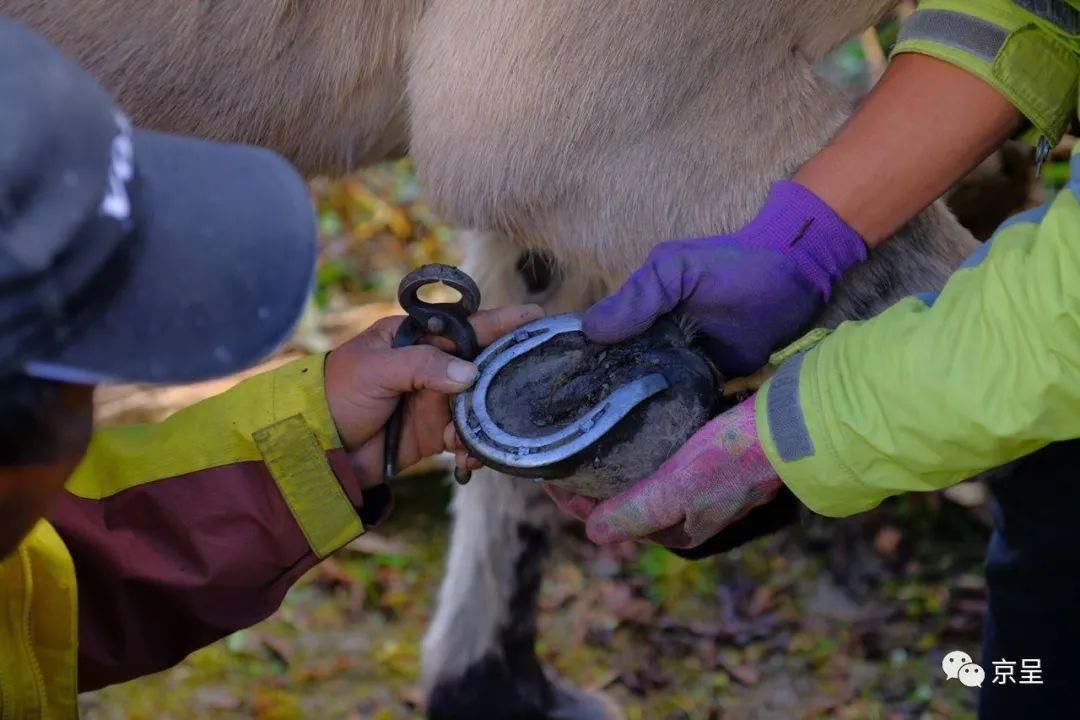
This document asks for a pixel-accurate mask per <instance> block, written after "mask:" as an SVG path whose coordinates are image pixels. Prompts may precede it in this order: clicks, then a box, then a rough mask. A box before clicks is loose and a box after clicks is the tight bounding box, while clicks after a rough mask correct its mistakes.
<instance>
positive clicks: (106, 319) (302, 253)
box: [27, 131, 316, 382]
mask: <svg viewBox="0 0 1080 720" xmlns="http://www.w3.org/2000/svg"><path fill="white" fill-rule="evenodd" d="M134 145H135V160H136V166H137V168H138V173H139V182H138V184H137V185H136V190H135V193H136V197H135V198H134V205H135V207H136V208H137V226H136V230H135V232H136V233H137V234H138V241H137V242H138V249H137V252H136V253H135V257H134V260H133V261H132V262H133V264H132V267H131V271H130V273H129V274H128V276H127V277H126V279H125V280H124V281H123V285H122V286H121V287H120V288H118V290H117V292H116V294H115V295H114V296H112V298H111V299H110V302H109V305H108V307H107V308H106V309H105V310H104V312H103V314H102V315H101V316H100V317H96V318H95V319H94V320H93V321H92V322H91V323H90V324H89V325H88V327H87V328H85V330H84V331H82V332H80V333H79V335H78V337H77V339H75V341H74V342H72V343H71V344H68V345H66V346H65V347H63V348H60V349H58V350H57V351H56V352H55V353H54V354H53V355H52V356H50V357H43V358H39V359H38V360H37V361H36V362H34V363H31V364H30V365H29V366H28V368H27V369H28V371H29V372H31V373H32V374H34V375H38V376H45V377H51V378H53V379H57V380H67V381H72V382H103V381H129V382H193V381H197V380H204V379H208V378H213V377H218V376H221V375H225V374H228V373H231V372H235V371H237V370H240V369H242V368H244V367H247V366H250V365H252V364H254V363H255V362H257V361H258V360H260V359H262V358H264V357H265V356H267V355H268V354H269V353H271V352H272V351H273V350H274V349H275V348H277V347H278V346H279V345H280V344H281V343H282V342H284V341H285V340H286V339H287V338H288V337H289V335H290V333H291V331H292V329H293V327H294V326H295V324H296V322H297V320H298V319H299V317H300V314H301V313H302V311H303V308H304V304H305V302H306V300H307V297H308V295H309V293H310V292H311V289H312V284H313V282H314V268H315V255H316V230H315V227H316V225H315V216H314V210H313V208H312V206H311V202H310V199H309V196H308V192H307V187H306V185H305V184H304V181H303V179H302V178H300V176H299V175H298V174H297V173H296V171H295V170H294V169H293V168H292V166H291V165H289V164H288V163H287V162H285V161H284V160H283V159H282V158H280V157H278V156H277V155H275V154H274V153H271V152H269V151H266V150H262V149H258V148H252V147H246V146H238V145H228V144H223V143H214V142H205V141H199V140H194V139H190V138H182V137H177V136H172V135H165V134H161V133H155V132H147V131H136V132H135V134H134Z"/></svg>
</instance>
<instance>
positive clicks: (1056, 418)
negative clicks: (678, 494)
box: [756, 0, 1080, 516]
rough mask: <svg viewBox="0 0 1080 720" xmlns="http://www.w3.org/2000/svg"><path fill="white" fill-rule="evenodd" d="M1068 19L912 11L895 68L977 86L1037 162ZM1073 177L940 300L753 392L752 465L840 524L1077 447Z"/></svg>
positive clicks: (1061, 93) (796, 365)
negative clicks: (1067, 443) (926, 65)
mask: <svg viewBox="0 0 1080 720" xmlns="http://www.w3.org/2000/svg"><path fill="white" fill-rule="evenodd" d="M1077 5H1080V2H1064V1H1054V0H1041V1H1038V2H1037V1H1036V0H1016V1H1015V2H1009V1H1008V0H977V1H976V0H931V1H927V2H922V3H920V5H919V10H918V11H916V13H915V14H914V15H912V16H911V18H910V19H909V21H908V23H907V24H906V26H905V28H904V29H903V30H902V32H901V35H900V39H899V41H898V44H897V47H896V50H895V53H905V52H914V53H922V54H926V55H932V56H934V57H937V58H939V59H941V60H944V61H946V62H949V63H951V64H954V65H957V66H959V67H961V68H964V69H965V70H967V71H969V72H971V73H973V74H975V75H977V76H979V77H980V78H982V79H984V80H985V81H987V82H989V83H990V84H992V85H993V86H994V87H996V88H997V89H998V90H1000V91H1001V92H1002V93H1003V94H1005V96H1006V97H1008V98H1009V99H1010V100H1011V101H1012V102H1013V103H1014V104H1015V105H1016V106H1017V107H1018V108H1019V109H1020V110H1021V111H1022V112H1023V113H1024V114H1025V116H1026V117H1027V118H1028V120H1029V121H1030V123H1031V126H1032V133H1031V137H1032V139H1037V140H1038V141H1039V143H1040V145H1042V146H1043V147H1044V148H1045V147H1047V146H1050V145H1053V144H1056V143H1057V141H1058V140H1059V139H1060V137H1061V135H1062V134H1063V133H1064V131H1065V128H1066V126H1067V124H1068V122H1069V119H1070V118H1071V117H1072V116H1073V115H1074V114H1075V112H1076V106H1077V88H1078V84H1080V34H1078V33H1080V12H1078V11H1077ZM895 53H894V54H895ZM1071 176H1072V178H1073V180H1072V181H1071V183H1070V184H1069V186H1068V187H1067V188H1065V189H1064V190H1062V191H1061V192H1060V193H1058V195H1057V196H1056V197H1055V198H1054V199H1053V200H1052V201H1051V202H1049V203H1047V204H1046V205H1045V206H1043V207H1040V208H1037V209H1034V210H1030V211H1027V212H1025V213H1022V214H1020V215H1018V216H1016V217H1014V218H1011V219H1010V220H1009V221H1008V222H1006V223H1005V224H1004V225H1003V226H1002V227H1001V228H1000V229H999V230H998V231H997V233H996V234H995V235H994V237H993V238H992V240H991V241H990V242H988V243H987V244H986V245H984V246H983V247H982V248H980V250H979V251H978V252H976V253H975V254H974V255H973V256H972V257H971V258H970V259H969V260H968V261H967V262H965V263H964V265H963V266H961V268H960V269H959V270H958V271H957V272H956V273H955V274H954V275H953V277H952V278H951V279H950V280H949V282H948V283H947V284H946V286H945V287H944V289H943V290H942V291H941V293H939V294H936V295H924V296H920V297H911V298H907V299H905V300H903V301H901V302H899V303H897V304H896V305H895V306H893V307H891V308H890V309H889V310H887V311H885V312H884V313H882V314H881V315H879V316H877V317H875V318H873V319H871V320H867V321H864V322H849V323H844V324H843V325H841V326H840V327H839V328H837V329H836V330H835V331H834V332H832V333H831V334H829V335H828V336H826V337H825V339H823V340H821V341H820V342H819V343H817V344H816V345H814V346H813V347H811V348H810V349H809V350H806V351H804V352H801V353H798V354H795V355H794V356H793V357H792V358H791V359H789V360H787V361H786V362H784V363H783V364H782V365H781V366H780V368H779V369H778V371H777V373H776V375H775V376H774V377H773V378H772V379H771V380H770V381H769V382H768V383H767V384H766V385H765V386H764V387H763V388H762V390H761V392H760V393H759V395H758V399H757V403H756V412H757V426H758V431H759V433H760V435H761V438H762V443H763V445H764V447H765V450H766V453H767V454H768V456H769V459H770V460H771V461H772V463H773V465H774V467H775V468H776V469H777V472H778V473H779V474H780V477H781V478H782V479H783V480H784V482H785V483H786V484H787V486H788V487H790V488H791V490H792V491H793V492H794V493H795V494H796V495H797V496H798V497H799V498H800V499H801V500H802V501H803V502H804V503H805V504H806V505H807V506H809V507H810V508H811V509H812V510H814V511H816V512H819V513H822V514H825V515H834V516H840V515H850V514H853V513H857V512H860V511H863V510H867V509H869V508H871V507H873V506H875V505H877V504H878V503H879V502H881V501H882V500H883V499H885V498H887V497H889V496H892V495H897V494H900V493H904V492H910V491H915V490H936V489H940V488H944V487H947V486H949V485H952V484H955V483H958V482H960V481H962V480H964V479H967V478H969V477H971V476H973V475H976V474H978V473H979V472H981V471H983V470H987V469H990V468H993V467H996V466H999V465H1002V464H1004V463H1007V462H1009V461H1011V460H1014V459H1016V458H1018V457H1021V456H1023V455H1026V454H1029V453H1032V452H1034V451H1035V450H1038V449H1039V448H1041V447H1043V446H1045V445H1047V444H1049V443H1052V442H1056V441H1062V440H1068V439H1072V438H1077V437H1080V202H1078V199H1077V198H1078V196H1080V159H1077V157H1076V156H1075V155H1074V159H1073V165H1072V173H1071ZM1077 474H1078V479H1080V469H1078V470H1077Z"/></svg>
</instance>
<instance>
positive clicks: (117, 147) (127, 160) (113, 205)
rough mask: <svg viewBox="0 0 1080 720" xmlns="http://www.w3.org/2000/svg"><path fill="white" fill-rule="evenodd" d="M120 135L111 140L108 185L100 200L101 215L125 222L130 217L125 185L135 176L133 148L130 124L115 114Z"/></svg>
mask: <svg viewBox="0 0 1080 720" xmlns="http://www.w3.org/2000/svg"><path fill="white" fill-rule="evenodd" d="M115 117H116V125H117V126H118V127H119V128H120V134H119V135H117V136H116V137H114V138H113V141H112V148H111V150H110V158H109V184H108V186H107V187H106V188H105V196H104V197H103V198H101V214H102V215H107V216H109V217H111V218H114V219H116V220H119V221H120V222H126V221H127V220H128V219H129V218H130V217H131V199H130V198H129V197H128V192H127V184H128V182H129V181H130V180H131V178H132V177H134V175H135V146H134V145H133V144H132V142H131V123H130V122H128V119H127V118H126V117H125V116H124V115H123V114H121V113H116V115H115Z"/></svg>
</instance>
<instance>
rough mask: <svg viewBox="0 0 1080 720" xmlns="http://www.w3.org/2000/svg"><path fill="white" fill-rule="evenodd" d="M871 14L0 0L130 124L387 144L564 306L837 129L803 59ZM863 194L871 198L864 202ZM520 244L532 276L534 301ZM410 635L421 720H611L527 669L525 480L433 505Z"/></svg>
mask: <svg viewBox="0 0 1080 720" xmlns="http://www.w3.org/2000/svg"><path fill="white" fill-rule="evenodd" d="M894 4H895V2H894V1H893V0H802V1H797V0H754V1H752V2H745V1H743V0H610V1H607V2H596V1H595V0H304V1H303V2H301V1H300V0H213V1H211V0H200V1H198V2H195V1H193V0H188V1H186V2H176V1H175V0H171V1H170V0H76V1H72V0H0V11H6V12H9V13H11V14H12V15H14V16H16V17H17V18H19V19H21V20H23V21H24V22H26V23H27V24H29V25H31V26H32V27H34V28H36V29H38V30H39V31H41V32H42V33H44V34H45V35H46V36H47V37H49V38H50V39H52V40H53V41H54V42H56V43H57V44H59V45H60V46H61V47H62V48H63V49H64V50H66V51H67V52H69V53H70V54H72V55H73V56H75V57H76V58H77V59H78V60H80V61H81V62H82V63H83V64H84V65H85V66H86V67H87V68H88V69H89V70H90V71H91V72H93V73H94V74H95V75H96V76H97V77H98V78H99V79H100V80H101V81H102V82H103V83H104V84H105V85H106V87H108V88H109V89H110V91H112V92H113V93H114V94H115V96H116V97H117V99H118V101H119V102H120V103H121V105H122V106H123V107H124V108H125V109H126V110H127V111H128V112H129V113H130V114H131V116H132V118H133V120H134V121H135V122H136V123H137V124H140V125H144V126H151V127H155V128H158V129H164V130H172V131H178V132H186V133H192V134H198V135H203V136H208V137H214V138H221V139H227V140H234V141H242V142H252V143H258V144H263V145H267V146H270V147H273V148H275V149H277V150H279V151H281V152H283V153H284V154H286V155H287V156H288V157H289V158H291V159H292V160H293V161H294V162H295V163H297V164H298V165H299V166H300V167H301V169H302V170H304V171H305V172H307V173H325V172H339V171H345V170H348V169H351V168H353V167H355V166H357V165H361V164H365V163H370V162H374V161H377V160H380V159H383V158H385V157H388V156H391V155H393V154H397V153H401V152H404V151H406V149H407V150H408V152H410V153H411V155H412V156H413V158H414V159H415V162H416V164H417V167H418V171H419V173H420V176H421V179H422V181H423V184H424V187H425V189H426V192H427V194H428V197H429V198H430V199H431V201H432V202H433V204H434V205H435V207H436V208H437V209H438V210H439V211H440V212H441V213H442V215H443V217H445V218H446V219H447V220H448V221H450V222H452V223H453V224H455V225H456V226H458V227H461V228H468V229H469V231H468V232H464V233H463V235H462V236H463V238H464V239H465V243H466V248H467V255H468V261H467V266H466V268H465V269H466V270H467V271H468V272H469V273H470V274H472V275H473V277H475V278H476V279H477V281H478V282H479V284H480V286H481V289H482V291H483V295H484V298H485V302H486V304H487V305H501V304H504V303H516V302H521V301H526V300H536V301H539V302H542V303H543V304H544V305H545V307H546V308H547V309H548V310H549V311H565V310H580V309H583V308H584V307H586V306H587V305H588V304H589V303H591V302H592V301H594V300H596V299H598V298H600V297H602V296H603V295H604V294H605V293H606V292H608V291H610V290H611V289H612V288H614V287H616V286H617V285H618V283H619V282H620V281H622V280H623V279H624V278H625V277H626V276H627V274H628V273H629V272H631V271H632V270H633V268H634V267H636V266H637V265H638V264H639V263H640V262H641V261H642V260H643V259H644V258H645V256H646V254H647V252H648V250H649V249H650V247H652V246H653V245H654V244H655V243H657V242H659V241H662V240H664V239H669V238H679V237H693V236H700V235H708V234H714V233H719V232H724V231H731V230H734V229H736V228H738V227H739V226H740V225H742V224H743V223H745V222H746V221H747V220H749V219H750V218H751V217H752V216H753V214H754V213H755V211H756V210H757V208H758V207H759V206H760V205H761V203H762V201H763V199H764V197H765V194H766V191H767V189H768V187H769V185H770V183H772V182H773V181H775V180H777V179H779V178H782V177H786V176H788V175H790V174H791V173H792V171H794V170H795V169H796V168H797V167H798V166H799V164H800V163H802V162H803V161H804V160H806V159H807V158H808V157H809V156H810V155H812V154H813V153H814V152H815V151H817V150H818V149H819V148H821V147H822V146H823V145H824V144H825V143H826V142H827V141H828V139H829V137H830V136H831V135H832V134H833V133H834V132H835V131H836V130H837V128H838V127H839V126H840V124H841V123H842V122H843V121H844V118H845V117H846V115H847V113H848V112H849V110H850V108H849V104H848V102H847V101H846V100H845V98H844V96H843V95H842V94H841V93H840V92H839V91H837V90H835V89H834V88H831V87H829V86H828V85H827V84H825V83H823V81H821V80H819V79H818V78H817V77H816V76H815V75H814V73H813V72H812V65H813V63H815V62H816V61H817V60H819V59H820V58H822V57H823V56H824V54H825V53H826V52H828V51H829V50H831V49H832V48H834V47H835V46H837V45H838V44H839V43H840V42H841V41H843V40H844V39H846V38H848V37H850V36H852V35H854V34H855V33H857V32H859V31H861V30H862V29H864V28H866V27H868V26H870V25H871V24H873V23H874V22H875V21H877V20H879V19H880V18H881V17H882V16H883V15H884V14H885V13H886V12H887V11H888V10H889V9H890V8H891V6H892V5H894ZM882 192H888V189H887V188H883V189H882ZM973 246H974V241H973V240H972V239H971V237H970V236H969V234H968V233H967V232H966V231H964V230H963V229H962V228H961V227H960V226H959V224H958V223H957V222H956V221H955V220H954V219H953V218H952V216H951V215H950V214H949V213H948V212H946V211H945V210H944V209H943V208H942V207H941V206H938V205H935V206H933V207H931V208H930V209H928V210H927V211H926V212H924V213H923V214H922V215H920V216H919V217H918V218H917V219H915V220H914V221H913V222H912V223H910V224H909V225H908V226H907V227H906V228H905V229H903V230H902V231H901V232H900V233H898V234H897V236H896V237H895V238H893V239H892V240H891V241H890V242H889V243H888V244H886V245H885V247H884V248H883V249H879V250H877V251H875V252H873V253H872V254H871V256H870V259H869V260H868V261H867V262H866V263H865V264H864V265H863V266H861V267H859V268H857V269H855V270H853V271H852V272H851V273H850V274H849V276H848V277H847V278H846V279H845V281H844V283H843V284H842V286H841V287H840V288H839V289H838V291H837V292H836V293H835V295H834V297H833V299H832V301H831V302H830V304H829V306H828V308H827V309H826V311H825V313H824V316H823V318H821V322H824V323H826V324H830V325H831V324H835V323H837V322H839V321H841V320H843V319H847V318H860V317H866V316H868V315H872V314H874V313H875V312H877V311H879V310H881V309H882V308H884V307H886V306H887V305H889V304H890V303H892V302H894V301H895V300H897V299H898V298H900V297H902V296H904V295H907V294H910V293H913V292H918V291H924V290H931V289H935V288H938V287H940V286H941V285H942V284H943V282H944V280H945V278H946V276H947V275H948V273H949V272H950V271H951V270H952V269H953V268H954V267H955V266H956V265H957V264H958V263H959V262H960V261H961V260H962V258H963V257H965V256H966V255H967V254H968V252H969V251H970V250H971V249H972V248H973ZM525 250H532V251H543V253H546V255H547V256H548V257H550V258H552V259H553V260H554V272H553V273H552V275H551V278H550V282H548V283H547V284H546V286H544V287H535V286H534V287H532V289H530V287H529V285H528V283H527V282H526V277H525V276H524V275H523V274H522V273H521V272H519V271H518V269H517V265H518V261H519V259H520V258H521V257H522V253H523V251H525ZM454 512H455V516H456V524H455V527H454V530H453V538H452V542H451V549H450V555H449V560H448V565H447V571H446V579H445V581H444V583H443V587H442V591H441V592H440V595H439V603H438V609H437V612H436V615H435V619H434V621H433V623H432V625H431V629H430V631H429V633H428V636H427V638H426V640H425V642H424V681H425V684H426V687H427V688H428V690H429V707H428V713H429V716H430V717H434V718H454V719H457V718H493V719H495V720H500V719H503V718H506V719H507V720H510V719H513V720H529V719H531V718H537V719H540V718H566V719H568V720H570V719H573V720H580V719H584V718H595V719H597V720H599V719H601V718H615V717H619V713H618V711H617V709H615V708H614V707H613V706H611V705H610V703H608V702H606V701H604V700H602V699H600V698H598V697H597V696H594V695H590V694H588V693H584V692H581V691H575V690H572V689H568V688H562V687H556V686H555V685H553V684H552V683H550V682H549V681H548V680H547V679H546V678H545V677H544V674H543V672H542V670H541V669H540V666H539V663H538V662H537V661H536V658H535V655H534V652H533V641H534V639H535V628H536V618H535V612H536V610H535V599H536V597H535V596H536V592H537V590H538V586H539V580H540V571H541V562H542V559H543V557H544V555H545V553H546V550H547V546H548V540H549V532H550V529H551V528H552V527H553V522H552V517H553V516H552V512H551V506H550V504H549V503H548V502H547V499H546V498H545V497H543V496H542V494H541V493H539V491H538V490H537V489H536V488H535V487H534V485H533V484H532V483H530V482H527V481H520V480H515V479H511V478H507V477H500V476H498V475H497V474H495V473H493V472H488V471H484V472H480V473H477V474H476V476H475V478H474V479H473V481H472V483H471V484H469V485H467V486H465V487H463V488H460V489H459V490H458V492H457V497H456V499H455V501H454Z"/></svg>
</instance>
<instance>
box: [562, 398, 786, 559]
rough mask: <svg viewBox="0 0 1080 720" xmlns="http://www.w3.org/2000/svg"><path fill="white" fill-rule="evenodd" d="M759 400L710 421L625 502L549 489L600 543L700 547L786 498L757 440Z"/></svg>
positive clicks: (620, 497)
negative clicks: (641, 542) (644, 542)
mask: <svg viewBox="0 0 1080 720" xmlns="http://www.w3.org/2000/svg"><path fill="white" fill-rule="evenodd" d="M756 398H757V396H756V395H755V396H752V397H750V398H748V399H746V400H744V401H743V402H742V403H740V404H739V405H737V406H735V407H734V408H732V409H730V410H728V411H727V412H725V413H723V414H722V415H719V416H717V417H715V418H713V419H712V420H710V421H709V422H708V423H707V424H706V425H704V426H703V427H702V428H701V429H700V430H698V431H697V432H696V433H694V435H693V436H692V437H691V438H690V439H689V440H688V441H687V442H686V444H685V445H683V446H682V448H680V449H679V451H678V452H677V453H675V455H673V456H672V457H670V458H669V459H668V460H667V461H666V462H665V463H664V464H663V465H661V466H660V468H659V469H658V470H657V471H656V472H655V473H653V474H652V475H650V476H649V477H647V478H645V479H644V480H642V481H640V482H638V483H637V484H635V485H634V486H633V487H631V488H630V489H629V490H626V491H624V492H622V493H620V494H619V495H616V496H614V497H612V498H608V499H607V500H603V501H599V500H595V499H592V498H587V497H583V496H581V495H575V494H573V493H570V492H567V491H566V490H562V489H561V488H557V487H554V486H550V485H546V486H545V489H546V490H547V491H548V494H549V495H551V497H552V499H554V500H555V502H556V504H557V505H558V506H559V507H560V508H561V509H562V510H563V511H564V512H566V513H567V514H569V515H572V516H573V517H576V518H578V519H579V520H582V521H584V522H585V530H586V533H587V534H588V536H589V539H590V540H592V541H593V542H595V543H600V544H607V543H615V542H623V541H626V540H644V539H648V540H652V541H654V542H657V543H659V544H661V545H665V546H667V547H671V548H692V547H696V546H698V545H700V544H701V543H703V542H705V541H706V540H708V539H709V538H711V537H712V536H714V535H716V534H717V533H719V532H720V531H721V530H723V529H724V528H726V527H727V526H729V525H731V524H732V523H733V522H735V521H736V520H739V519H740V518H742V517H743V516H745V515H746V514H747V513H749V512H750V511H751V510H753V509H754V508H755V507H758V506H759V505H764V504H765V503H767V502H769V501H770V500H772V499H773V498H774V497H776V495H777V493H778V492H779V491H780V488H781V486H782V483H781V481H780V478H779V477H778V476H777V474H776V471H775V470H773V467H772V465H771V464H770V463H769V459H768V457H766V455H765V451H764V450H763V449H762V447H761V443H760V441H759V439H758V434H757V427H756V425H755V421H754V402H755V400H756Z"/></svg>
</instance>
